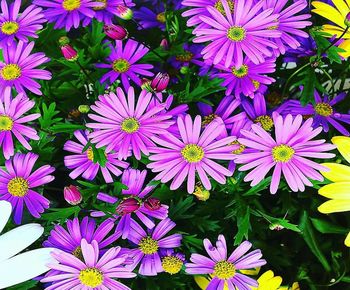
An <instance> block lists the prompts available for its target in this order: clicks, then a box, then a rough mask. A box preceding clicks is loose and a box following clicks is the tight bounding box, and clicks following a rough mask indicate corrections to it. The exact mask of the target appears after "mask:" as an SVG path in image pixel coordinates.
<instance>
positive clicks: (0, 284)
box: [0, 248, 56, 289]
mask: <svg viewBox="0 0 350 290" xmlns="http://www.w3.org/2000/svg"><path fill="white" fill-rule="evenodd" d="M54 250H55V249H53V248H44V249H37V250H33V251H29V252H26V253H24V254H20V255H18V256H15V257H13V258H11V259H8V260H6V261H2V262H0V273H1V277H0V289H4V288H7V287H10V286H13V285H16V284H19V283H22V282H25V281H27V280H30V279H33V278H35V277H37V276H39V275H41V274H43V273H45V272H46V271H48V270H50V269H49V268H48V267H46V265H47V264H49V263H55V262H56V261H55V259H54V258H53V257H52V256H51V255H50V253H51V252H52V251H54Z"/></svg>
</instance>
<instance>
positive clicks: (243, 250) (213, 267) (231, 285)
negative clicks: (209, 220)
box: [185, 235, 266, 290]
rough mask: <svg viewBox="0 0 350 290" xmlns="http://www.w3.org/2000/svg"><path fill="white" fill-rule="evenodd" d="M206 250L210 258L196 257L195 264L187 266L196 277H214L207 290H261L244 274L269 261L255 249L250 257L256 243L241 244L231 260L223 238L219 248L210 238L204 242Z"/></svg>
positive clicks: (189, 271)
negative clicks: (226, 289) (256, 288)
mask: <svg viewBox="0 0 350 290" xmlns="http://www.w3.org/2000/svg"><path fill="white" fill-rule="evenodd" d="M203 244H204V248H205V250H206V251H207V253H208V255H209V257H210V258H208V257H205V256H203V255H200V254H192V255H191V258H190V260H191V262H192V263H186V265H185V266H186V272H187V273H188V274H192V275H199V274H210V275H211V276H212V277H213V278H212V279H211V281H210V283H209V285H208V288H207V289H216V290H223V289H224V287H225V286H226V287H228V289H237V290H248V289H251V287H257V286H258V282H257V281H255V280H254V279H252V278H250V277H247V276H245V275H243V274H241V273H240V270H248V269H253V268H257V267H260V266H263V265H265V264H266V261H265V260H263V259H261V257H262V253H261V251H260V250H254V251H252V252H250V253H248V254H247V252H248V251H249V249H250V248H251V247H252V244H251V243H250V242H248V241H245V242H243V243H242V244H240V245H239V246H238V247H237V248H236V249H235V250H234V251H233V252H232V254H231V255H230V256H229V257H227V246H226V240H225V237H224V236H223V235H219V237H218V240H217V242H216V247H215V246H213V245H212V243H211V242H210V241H209V240H208V239H204V241H203Z"/></svg>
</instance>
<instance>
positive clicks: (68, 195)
mask: <svg viewBox="0 0 350 290" xmlns="http://www.w3.org/2000/svg"><path fill="white" fill-rule="evenodd" d="M63 194H64V199H65V200H66V202H68V203H69V204H71V205H78V204H80V203H81V202H82V200H83V197H82V195H81V193H80V191H79V188H78V187H76V186H74V185H69V186H66V187H65V188H64V189H63Z"/></svg>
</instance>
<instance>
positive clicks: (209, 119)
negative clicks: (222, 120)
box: [202, 114, 218, 127]
mask: <svg viewBox="0 0 350 290" xmlns="http://www.w3.org/2000/svg"><path fill="white" fill-rule="evenodd" d="M216 117H218V115H215V114H210V115H208V116H205V117H204V118H203V121H202V127H205V126H206V125H209V124H210V123H211V122H212V121H214V120H215V118H216Z"/></svg>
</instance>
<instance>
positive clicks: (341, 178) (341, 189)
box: [318, 0, 350, 247]
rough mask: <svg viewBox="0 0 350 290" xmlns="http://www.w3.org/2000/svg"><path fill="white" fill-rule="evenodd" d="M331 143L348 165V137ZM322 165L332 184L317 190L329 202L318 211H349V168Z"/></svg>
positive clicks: (334, 164)
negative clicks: (326, 168)
mask: <svg viewBox="0 0 350 290" xmlns="http://www.w3.org/2000/svg"><path fill="white" fill-rule="evenodd" d="M348 1H349V2H350V0H348ZM332 142H333V144H335V145H336V146H337V148H338V151H339V152H340V154H341V155H342V156H343V157H344V158H345V160H346V161H347V162H349V163H350V137H343V136H336V137H333V138H332ZM323 165H324V166H326V167H328V168H329V169H330V171H328V172H321V173H322V175H323V176H324V177H326V178H327V179H329V180H330V181H332V182H333V183H330V184H327V185H325V186H323V187H321V188H320V189H319V191H318V193H319V194H321V195H323V196H325V197H327V198H330V200H328V201H326V202H325V203H323V204H321V205H320V206H319V207H318V210H319V211H320V212H322V213H326V214H328V213H334V212H344V211H350V167H349V166H346V165H342V164H337V163H324V164H323ZM345 245H346V246H347V247H350V233H349V234H348V236H347V238H346V240H345Z"/></svg>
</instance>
